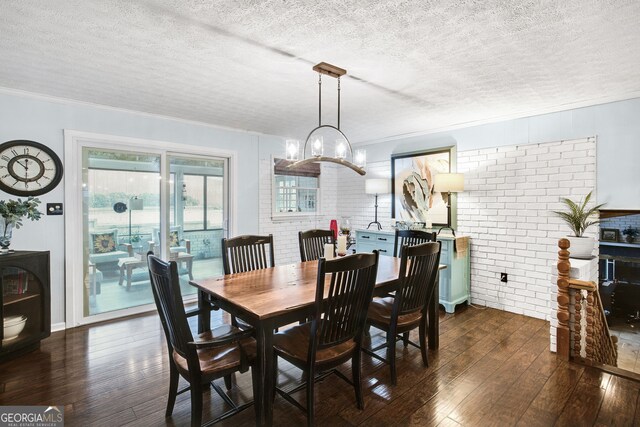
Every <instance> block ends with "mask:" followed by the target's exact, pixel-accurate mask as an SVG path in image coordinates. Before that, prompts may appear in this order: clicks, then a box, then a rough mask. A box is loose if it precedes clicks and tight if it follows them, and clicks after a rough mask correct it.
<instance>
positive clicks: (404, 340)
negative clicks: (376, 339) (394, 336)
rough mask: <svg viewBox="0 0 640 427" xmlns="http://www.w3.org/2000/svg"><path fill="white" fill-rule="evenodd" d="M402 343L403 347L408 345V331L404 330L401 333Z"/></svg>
mask: <svg viewBox="0 0 640 427" xmlns="http://www.w3.org/2000/svg"><path fill="white" fill-rule="evenodd" d="M402 343H403V344H404V346H405V347H407V346H408V345H409V332H405V333H404V334H402Z"/></svg>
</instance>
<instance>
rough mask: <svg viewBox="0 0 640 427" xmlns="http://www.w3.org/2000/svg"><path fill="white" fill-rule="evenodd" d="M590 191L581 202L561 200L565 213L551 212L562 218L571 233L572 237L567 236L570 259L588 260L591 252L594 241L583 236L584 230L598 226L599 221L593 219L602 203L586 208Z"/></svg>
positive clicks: (589, 198)
mask: <svg viewBox="0 0 640 427" xmlns="http://www.w3.org/2000/svg"><path fill="white" fill-rule="evenodd" d="M591 193H592V192H591V191H590V192H589V194H587V195H586V197H585V198H584V200H583V201H578V202H577V203H576V202H574V201H573V200H571V199H568V198H562V199H561V201H562V203H564V204H565V205H566V206H567V211H566V212H559V211H553V213H554V214H556V215H558V216H559V217H560V218H562V219H563V220H564V221H565V222H566V223H567V225H568V226H569V228H570V229H571V231H572V232H573V235H572V236H567V238H568V239H569V242H570V243H571V246H570V247H569V252H570V253H571V258H581V259H589V258H591V253H592V252H593V246H594V245H595V240H594V239H593V238H592V237H585V236H583V234H584V232H585V230H586V229H587V228H589V227H590V226H592V225H595V224H598V223H599V222H600V220H598V219H597V218H594V216H596V215H597V214H598V211H599V210H600V208H601V207H602V206H604V203H602V204H600V205H595V206H593V207H590V208H588V207H587V205H588V204H589V201H590V200H591Z"/></svg>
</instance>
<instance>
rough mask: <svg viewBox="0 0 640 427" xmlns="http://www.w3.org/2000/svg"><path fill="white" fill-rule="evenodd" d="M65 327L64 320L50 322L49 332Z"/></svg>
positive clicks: (62, 329)
mask: <svg viewBox="0 0 640 427" xmlns="http://www.w3.org/2000/svg"><path fill="white" fill-rule="evenodd" d="M65 329H67V324H66V323H65V322H60V323H52V324H51V332H58V331H64V330H65Z"/></svg>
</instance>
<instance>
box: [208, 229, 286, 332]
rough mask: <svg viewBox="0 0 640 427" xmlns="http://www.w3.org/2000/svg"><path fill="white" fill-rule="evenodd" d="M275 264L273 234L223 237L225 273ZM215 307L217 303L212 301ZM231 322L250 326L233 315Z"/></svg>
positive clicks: (243, 327) (236, 324)
mask: <svg viewBox="0 0 640 427" xmlns="http://www.w3.org/2000/svg"><path fill="white" fill-rule="evenodd" d="M273 266H275V258H274V253H273V236H272V235H271V234H269V235H268V236H253V235H244V236H237V237H232V238H229V239H227V238H223V239H222V267H223V269H224V274H225V275H227V274H235V273H244V272H247V271H253V270H260V269H263V268H269V267H273ZM211 305H212V306H214V307H215V303H213V302H211ZM231 324H232V325H233V326H240V327H241V328H242V329H248V328H250V326H249V325H248V324H247V323H245V322H243V321H242V320H238V319H237V318H236V317H235V316H233V315H232V316H231Z"/></svg>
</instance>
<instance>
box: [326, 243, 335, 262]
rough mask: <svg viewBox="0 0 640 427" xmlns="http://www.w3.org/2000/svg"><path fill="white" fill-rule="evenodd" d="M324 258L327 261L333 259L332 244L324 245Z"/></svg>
mask: <svg viewBox="0 0 640 427" xmlns="http://www.w3.org/2000/svg"><path fill="white" fill-rule="evenodd" d="M324 258H325V259H327V260H329V259H333V243H325V244H324Z"/></svg>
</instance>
